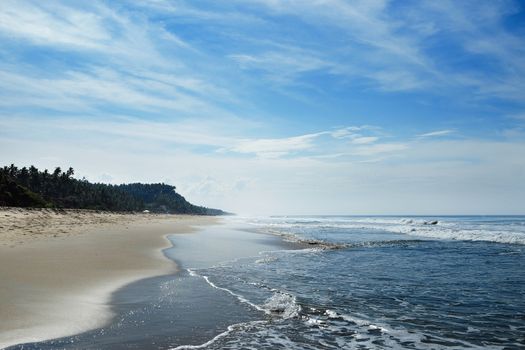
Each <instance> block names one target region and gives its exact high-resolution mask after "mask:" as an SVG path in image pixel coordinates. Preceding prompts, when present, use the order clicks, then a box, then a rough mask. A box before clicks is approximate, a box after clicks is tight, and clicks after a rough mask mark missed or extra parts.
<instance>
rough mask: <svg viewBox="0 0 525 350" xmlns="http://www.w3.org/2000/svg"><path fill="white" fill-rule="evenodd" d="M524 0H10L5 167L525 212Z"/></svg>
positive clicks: (365, 202)
mask: <svg viewBox="0 0 525 350" xmlns="http://www.w3.org/2000/svg"><path fill="white" fill-rule="evenodd" d="M524 34H525V11H524V4H523V3H520V2H518V1H501V2H493V1H481V2H479V1H476V2H475V1H464V2H454V1H439V2H418V1H413V2H412V1H403V2H401V1H386V0H385V1H381V0H378V1H356V2H345V1H340V0H327V1H323V2H315V1H300V0H296V1H282V2H280V1H275V0H254V1H237V0H235V1H230V2H225V3H217V2H212V1H202V2H199V3H198V4H197V3H195V2H191V1H168V0H166V1H164V0H150V1H143V2H141V3H140V4H137V3H135V2H132V1H122V2H118V3H116V2H102V1H92V2H88V3H75V2H69V1H57V2H38V1H4V2H2V5H1V7H0V39H1V40H2V47H1V49H0V97H1V99H0V101H1V102H0V165H1V166H4V165H9V164H11V163H14V164H15V165H17V166H20V167H21V166H29V165H35V166H36V167H38V168H41V169H44V168H48V169H54V168H55V167H57V166H60V167H62V168H63V169H65V168H67V167H70V166H71V167H73V168H74V169H75V176H76V177H78V178H82V177H86V178H87V179H88V180H90V181H94V182H105V183H113V184H119V183H129V182H165V183H168V184H170V185H174V186H176V187H177V190H178V192H179V193H181V194H182V195H183V196H185V197H186V198H187V199H188V200H189V201H190V202H192V203H195V204H199V205H204V206H207V207H214V208H220V209H224V210H226V211H230V212H234V213H237V214H240V215H245V214H251V215H266V214H270V215H277V214H281V215H306V214H304V213H310V214H309V215H316V214H317V215H323V214H334V213H335V214H338V215H389V214H398V215H474V214H479V215H512V214H514V215H520V214H525V213H524V209H523V198H525V181H524V180H525V156H523V155H524V154H525V64H524V63H523V56H524V53H525V35H524Z"/></svg>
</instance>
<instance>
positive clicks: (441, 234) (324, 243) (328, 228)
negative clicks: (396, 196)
mask: <svg viewBox="0 0 525 350" xmlns="http://www.w3.org/2000/svg"><path fill="white" fill-rule="evenodd" d="M250 223H251V224H252V225H255V226H257V227H260V228H261V229H263V230H264V231H265V232H266V233H270V234H273V235H276V236H281V237H283V239H284V240H285V241H290V242H295V243H301V244H306V245H310V246H316V247H318V248H320V249H340V248H347V247H348V246H349V245H348V244H346V243H340V242H331V241H330V240H324V239H316V238H305V237H304V236H303V235H304V234H305V232H306V233H308V234H309V235H313V236H314V237H315V235H319V234H320V232H323V233H326V232H341V231H348V233H355V232H356V231H361V232H363V231H364V232H370V231H375V232H388V233H394V234H401V235H410V236H417V237H418V238H424V239H445V240H462V241H486V242H496V243H506V244H521V245H525V230H524V226H525V221H517V222H504V223H502V222H495V223H492V222H482V223H469V222H459V221H456V222H453V221H443V220H437V219H436V218H431V219H420V218H345V219H338V218H335V219H333V218H326V219H324V220H321V219H316V220H311V221H307V220H291V221H285V220H281V221H271V220H270V221H268V220H266V221H265V220H262V219H257V220H253V221H251V222H250ZM336 239H337V238H336ZM334 240H335V239H334Z"/></svg>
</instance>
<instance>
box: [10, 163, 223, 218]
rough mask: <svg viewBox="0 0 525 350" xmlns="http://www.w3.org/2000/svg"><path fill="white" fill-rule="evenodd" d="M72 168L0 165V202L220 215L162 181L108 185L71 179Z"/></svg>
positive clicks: (38, 205)
mask: <svg viewBox="0 0 525 350" xmlns="http://www.w3.org/2000/svg"><path fill="white" fill-rule="evenodd" d="M74 173H75V172H74V170H73V168H69V169H68V170H67V171H65V172H63V171H62V169H61V168H56V169H55V170H54V171H53V172H52V173H50V172H48V170H47V169H46V170H44V171H40V170H38V169H37V168H36V167H34V166H30V167H29V168H26V167H23V168H18V167H16V166H15V165H14V164H11V166H9V167H7V166H5V167H3V168H0V206H14V207H47V208H73V209H94V210H108V211H143V210H149V211H150V212H153V213H173V214H195V215H224V214H227V213H225V212H224V211H222V210H219V209H211V208H206V207H201V206H197V205H193V204H191V203H189V202H188V201H187V200H186V199H185V198H184V197H183V196H181V195H180V194H178V193H177V192H176V191H175V186H170V185H166V184H162V183H158V184H142V183H134V184H127V185H108V184H102V183H91V182H89V181H87V180H86V179H82V180H79V179H75V178H74V177H73V175H74Z"/></svg>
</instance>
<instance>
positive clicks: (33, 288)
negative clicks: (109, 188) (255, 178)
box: [0, 207, 217, 348]
mask: <svg viewBox="0 0 525 350" xmlns="http://www.w3.org/2000/svg"><path fill="white" fill-rule="evenodd" d="M214 222H217V219H216V218H212V217H202V216H187V215H162V214H143V213H140V214H120V213H108V212H97V211H89V210H60V211H55V210H50V209H20V208H6V207H2V208H0V280H1V281H2V283H1V284H0V315H1V316H2V317H0V348H3V347H6V346H10V345H14V344H18V343H24V342H33V341H40V340H44V339H50V338H55V337H60V336H65V335H69V334H75V333H78V332H81V331H84V330H88V329H92V328H95V327H97V326H100V325H101V324H103V323H105V322H108V321H109V320H110V318H111V316H112V315H111V312H110V307H109V305H108V301H109V298H110V295H111V293H112V292H113V291H115V290H116V289H118V288H120V287H122V286H124V285H126V284H128V283H130V282H132V281H135V280H138V279H142V278H146V277H151V276H157V275H162V274H168V273H173V272H175V271H176V265H175V264H174V262H173V261H172V260H169V259H167V258H166V257H164V255H163V254H162V249H163V248H166V247H169V246H170V243H169V241H168V240H167V239H166V235H168V234H172V233H187V232H190V231H192V230H193V229H194V228H193V226H194V225H195V226H196V225H206V224H211V223H214Z"/></svg>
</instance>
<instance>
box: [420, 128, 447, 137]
mask: <svg viewBox="0 0 525 350" xmlns="http://www.w3.org/2000/svg"><path fill="white" fill-rule="evenodd" d="M452 133H454V130H438V131H431V132H427V133H424V134H420V135H417V136H418V137H437V136H446V135H450V134H452Z"/></svg>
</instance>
